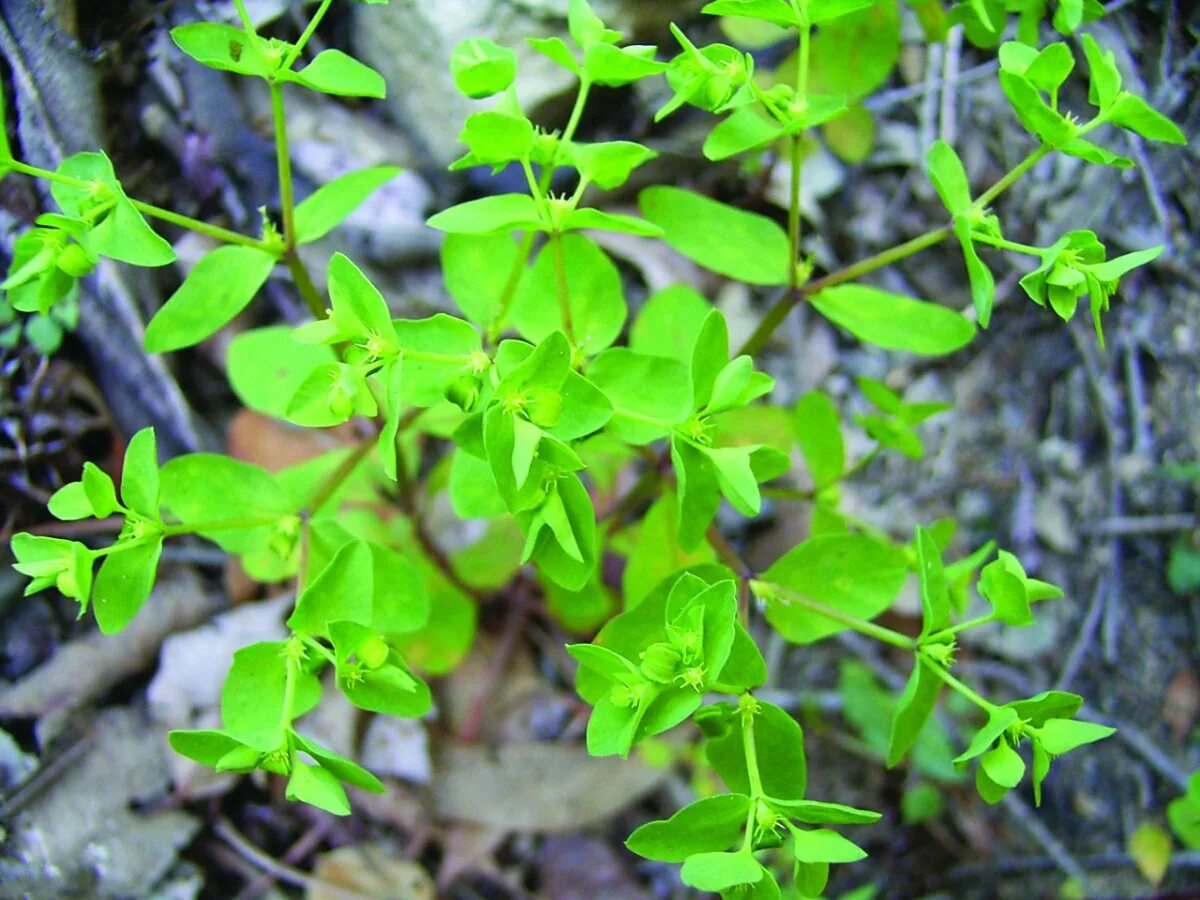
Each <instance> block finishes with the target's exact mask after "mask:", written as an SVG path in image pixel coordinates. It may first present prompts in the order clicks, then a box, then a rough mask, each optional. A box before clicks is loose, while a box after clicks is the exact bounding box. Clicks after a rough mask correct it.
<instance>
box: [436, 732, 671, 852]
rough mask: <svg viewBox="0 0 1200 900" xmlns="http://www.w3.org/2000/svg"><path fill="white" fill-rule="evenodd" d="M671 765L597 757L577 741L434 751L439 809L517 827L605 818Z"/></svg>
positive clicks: (547, 827)
mask: <svg viewBox="0 0 1200 900" xmlns="http://www.w3.org/2000/svg"><path fill="white" fill-rule="evenodd" d="M666 774H667V770H665V769H659V768H654V767H652V766H648V765H646V764H645V763H642V762H639V761H638V760H636V759H626V760H623V759H618V758H616V757H602V758H596V757H592V756H589V755H588V753H587V750H586V749H584V748H583V747H582V746H580V745H576V744H555V743H539V742H530V743H513V744H504V745H501V746H500V747H499V748H498V749H495V750H492V749H489V748H487V747H482V746H478V745H473V746H453V745H451V746H447V747H443V748H442V749H441V750H440V751H439V752H438V753H437V754H436V755H435V756H434V778H433V784H432V788H433V796H434V804H435V806H436V808H437V811H438V814H439V815H441V816H444V817H446V818H449V819H461V820H464V821H467V822H477V823H481V824H485V825H493V826H496V827H499V828H506V829H509V830H512V831H532V832H561V831H571V830H574V829H578V828H583V827H585V826H588V825H593V824H595V823H597V822H602V821H604V820H605V819H607V818H608V817H609V816H612V815H613V814H615V813H617V812H619V811H620V810H622V809H625V808H626V807H628V806H630V805H632V804H634V803H636V802H637V801H638V800H639V799H640V798H641V797H643V796H645V795H646V794H648V793H649V792H650V791H652V790H654V789H655V788H656V787H658V785H659V784H660V783H661V782H662V781H663V779H664V778H665V777H666Z"/></svg>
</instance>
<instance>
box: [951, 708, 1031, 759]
mask: <svg viewBox="0 0 1200 900" xmlns="http://www.w3.org/2000/svg"><path fill="white" fill-rule="evenodd" d="M1016 721H1017V713H1016V711H1015V710H1012V709H1010V708H1009V707H1007V706H997V707H993V708H992V709H991V710H990V711H989V712H988V720H987V722H986V723H985V724H984V726H983V727H982V728H980V729H979V731H977V732H975V736H974V737H973V738H972V739H971V743H970V745H969V746H968V747H967V749H966V750H964V751H963V752H962V753H960V754H959V755H958V756H956V757H954V761H955V762H956V763H964V762H966V761H967V760H970V759H974V758H975V757H976V756H980V755H981V754H983V753H984V752H985V751H986V750H988V749H989V748H990V747H991V746H992V744H994V743H995V742H996V741H997V740H998V739H999V738H1000V736H1001V735H1003V734H1004V732H1005V731H1007V730H1008V727H1009V726H1010V725H1012V724H1013V723H1015V722H1016Z"/></svg>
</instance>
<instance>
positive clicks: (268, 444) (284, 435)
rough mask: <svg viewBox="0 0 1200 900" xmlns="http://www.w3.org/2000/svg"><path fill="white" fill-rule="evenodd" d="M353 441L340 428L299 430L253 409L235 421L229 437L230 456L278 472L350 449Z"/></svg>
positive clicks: (237, 417)
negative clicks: (330, 452) (315, 458)
mask: <svg viewBox="0 0 1200 900" xmlns="http://www.w3.org/2000/svg"><path fill="white" fill-rule="evenodd" d="M351 442H352V437H351V436H350V435H349V433H348V432H346V431H345V430H344V429H340V428H327V429H321V428H298V427H296V426H295V425H289V424H288V423H287V422H281V421H279V420H278V419H272V418H271V417H270V416H264V415H262V414H261V413H257V412H254V411H253V410H250V409H243V410H241V411H240V412H239V413H238V414H237V415H236V416H234V417H233V422H232V423H231V424H230V426H229V434H228V436H227V437H226V448H227V449H228V451H229V455H230V456H232V457H233V458H234V459H240V460H242V461H243V462H248V463H254V464H255V465H257V466H262V467H263V468H264V469H266V470H267V471H268V472H278V471H279V470H280V469H286V468H287V467H288V466H294V465H298V464H299V463H302V462H307V461H308V460H310V459H312V458H314V457H316V456H320V455H321V454H322V453H328V452H329V451H331V450H337V449H339V448H341V447H345V446H347V445H348V444H349V443H351Z"/></svg>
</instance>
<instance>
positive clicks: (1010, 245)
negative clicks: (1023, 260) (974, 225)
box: [971, 234, 1042, 256]
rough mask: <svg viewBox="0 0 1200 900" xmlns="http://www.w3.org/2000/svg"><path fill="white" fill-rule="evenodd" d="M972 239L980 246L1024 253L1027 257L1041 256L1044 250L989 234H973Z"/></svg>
mask: <svg viewBox="0 0 1200 900" xmlns="http://www.w3.org/2000/svg"><path fill="white" fill-rule="evenodd" d="M971 239H972V240H973V241H975V242H976V243H979V244H987V245H988V246H989V247H996V248H997V249H999V250H1011V251H1012V252H1013V253H1024V254H1025V255H1027V256H1041V255H1042V249H1041V248H1040V247H1034V246H1032V245H1031V244H1018V243H1017V242H1016V241H1007V240H1005V239H1004V238H995V237H992V236H991V235H988V234H972V235H971Z"/></svg>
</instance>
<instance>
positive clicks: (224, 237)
mask: <svg viewBox="0 0 1200 900" xmlns="http://www.w3.org/2000/svg"><path fill="white" fill-rule="evenodd" d="M10 166H11V168H12V171H14V172H20V173H21V174H22V175H28V176H30V177H31V178H40V179H42V180H43V181H52V182H56V183H58V184H63V185H66V186H67V187H73V188H76V189H77V190H81V191H87V190H92V189H93V188H94V187H95V186H96V182H94V181H87V180H85V179H83V178H76V177H74V176H73V175H64V174H63V173H62V172H55V171H53V170H52V169H43V168H41V167H40V166H32V165H30V164H29V163H24V162H21V161H20V160H16V159H14V160H13V161H12V162H11V163H10ZM129 202H130V203H132V204H133V206H134V209H136V210H138V212H141V213H143V214H145V215H147V216H152V217H153V218H155V219H162V220H163V221H164V222H170V223H171V224H172V225H178V226H179V227H181V228H187V229H188V230H190V231H197V232H199V233H201V234H207V235H208V236H209V237H213V238H216V239H217V240H219V241H224V242H225V243H227V244H241V245H242V246H245V247H254V248H256V249H258V250H265V251H267V252H268V253H272V252H274V249H273V248H272V247H271V246H270V244H268V243H267V242H266V241H263V240H259V239H258V238H252V237H249V236H247V235H244V234H239V233H238V232H236V231H230V230H229V229H228V228H222V227H221V226H220V225H210V224H209V223H208V222H202V221H200V220H199V219H193V218H192V217H191V216H185V215H182V214H180V213H177V212H172V211H171V210H169V209H163V208H162V207H159V206H155V205H153V204H151V203H144V202H143V201H141V200H134V199H133V198H129Z"/></svg>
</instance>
